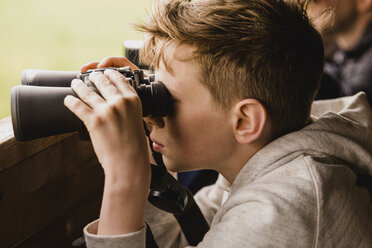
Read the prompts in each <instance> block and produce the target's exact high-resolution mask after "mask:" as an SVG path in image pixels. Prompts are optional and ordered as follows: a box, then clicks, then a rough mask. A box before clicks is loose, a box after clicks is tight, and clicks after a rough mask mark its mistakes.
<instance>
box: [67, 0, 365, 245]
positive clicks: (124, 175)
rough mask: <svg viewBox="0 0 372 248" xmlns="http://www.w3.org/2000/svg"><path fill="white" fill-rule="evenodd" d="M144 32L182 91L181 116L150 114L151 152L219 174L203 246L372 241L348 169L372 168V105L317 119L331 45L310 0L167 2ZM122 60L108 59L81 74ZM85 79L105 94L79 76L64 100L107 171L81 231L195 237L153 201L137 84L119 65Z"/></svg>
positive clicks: (160, 71)
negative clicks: (97, 209) (93, 216)
mask: <svg viewBox="0 0 372 248" xmlns="http://www.w3.org/2000/svg"><path fill="white" fill-rule="evenodd" d="M140 28H141V29H142V30H143V31H145V32H146V35H147V36H146V40H145V47H144V49H143V57H144V59H145V60H146V61H147V62H149V61H150V63H151V64H152V66H153V67H154V68H155V71H156V80H158V81H161V82H162V83H163V84H164V85H165V86H166V87H167V89H168V90H169V92H170V94H171V95H172V97H173V98H174V106H173V109H174V112H173V114H172V115H170V116H167V117H164V118H146V122H147V125H148V127H149V129H150V131H151V137H150V138H151V139H152V141H153V148H154V150H156V151H158V152H160V153H161V154H162V155H163V159H164V162H165V165H166V166H167V168H168V169H169V170H171V171H175V172H177V171H187V170H196V169H214V170H216V171H218V172H219V173H220V174H221V176H220V178H219V180H218V182H217V183H216V184H215V185H213V186H210V187H207V188H204V189H202V190H201V191H200V192H199V193H198V194H197V196H196V200H197V202H198V204H199V206H200V208H201V210H202V212H203V215H204V216H205V218H206V220H207V222H208V223H209V224H211V229H210V231H209V232H208V233H207V234H206V235H205V237H204V239H203V241H202V242H201V243H200V244H199V245H198V247H289V246H291V247H343V246H344V247H357V246H358V247H366V246H368V245H371V242H372V237H371V235H370V230H372V229H371V228H372V221H370V220H371V216H372V212H371V211H372V208H371V203H370V201H369V198H368V197H369V196H368V193H367V190H366V189H365V188H361V187H356V186H355V180H356V176H355V173H354V172H353V171H352V170H351V169H350V168H354V167H356V166H358V167H361V168H364V169H368V166H370V165H371V164H372V163H371V162H372V157H371V147H372V145H371V140H372V139H371V131H370V130H371V128H370V121H371V118H372V117H371V115H372V114H371V111H370V109H368V108H365V107H364V106H363V104H366V99H365V95H363V94H361V95H358V96H355V97H354V98H350V99H346V100H340V101H339V102H338V104H336V107H337V108H338V110H337V111H339V110H342V109H343V108H344V107H345V106H349V107H350V110H349V109H347V108H345V109H344V110H343V111H342V112H341V114H340V115H337V114H335V113H328V114H325V115H324V116H323V117H320V118H319V119H318V118H317V117H315V116H313V117H312V118H310V108H311V104H312V101H313V98H314V96H315V94H316V90H317V88H318V85H319V81H320V77H321V75H322V68H323V46H322V41H321V38H320V36H319V34H318V33H317V32H316V31H315V30H314V28H313V27H312V26H311V25H310V24H309V21H308V19H307V18H306V15H305V9H304V5H301V4H299V5H293V4H287V3H285V2H284V1H281V0H250V1H245V0H244V1H242V0H222V1H221V0H200V1H193V2H187V1H162V2H161V3H159V4H158V5H157V8H156V9H155V10H154V12H153V14H152V16H151V17H150V20H149V22H148V24H146V25H144V26H141V27H140ZM124 65H128V62H127V61H126V60H125V59H124V58H108V59H107V60H104V61H102V62H101V63H90V64H88V65H86V66H83V67H82V71H85V70H86V69H88V68H94V67H106V66H124ZM90 80H91V81H93V83H94V84H95V85H96V87H97V88H98V90H99V91H100V93H101V95H102V97H100V96H98V95H97V94H96V93H94V92H93V91H91V90H90V89H89V88H88V87H86V86H85V85H84V84H83V83H82V82H80V81H77V80H75V81H74V82H73V83H72V88H73V89H74V91H75V92H76V93H77V94H78V96H79V97H80V99H77V98H74V97H72V96H69V97H67V98H66V99H65V105H66V106H67V107H68V108H69V109H70V110H71V111H73V112H74V113H75V114H76V115H77V116H78V117H79V118H80V119H82V120H83V121H84V123H85V125H86V126H87V128H88V131H89V132H90V136H91V139H92V142H93V146H94V149H95V152H96V154H97V157H98V159H99V161H100V162H101V164H102V167H103V169H104V172H105V187H104V194H103V201H102V208H101V214H100V219H99V222H98V221H96V222H93V223H91V224H89V225H88V226H87V227H86V228H85V229H84V232H85V237H86V241H87V245H88V247H144V246H145V235H146V229H147V228H146V226H145V225H144V222H146V223H148V224H149V226H150V227H151V230H152V231H153V233H154V236H155V240H156V242H157V243H158V245H159V247H184V246H187V242H186V241H185V238H184V237H183V235H182V233H181V231H180V228H179V227H178V225H177V222H176V220H175V219H174V218H173V216H172V215H170V214H167V213H164V212H162V211H160V210H157V209H155V208H154V207H152V206H150V205H148V206H146V198H147V193H148V189H149V182H150V167H149V157H148V155H147V153H146V152H144V151H146V149H147V143H146V138H145V132H144V130H143V128H142V115H141V102H140V100H139V98H138V96H137V94H136V93H135V91H134V90H133V89H132V88H131V87H130V86H129V84H128V82H127V81H126V80H125V78H124V77H123V76H121V75H120V74H118V73H116V72H115V71H112V70H106V71H105V72H104V74H102V73H93V74H91V76H90ZM318 105H319V106H316V107H314V110H313V111H318V112H317V113H316V114H320V113H321V111H322V108H324V105H322V104H318ZM336 107H335V108H336ZM318 116H319V115H318ZM357 116H358V118H360V120H361V121H359V122H358V120H357V118H356V117H357ZM369 168H370V167H369ZM369 172H370V171H369ZM145 212H146V218H145Z"/></svg>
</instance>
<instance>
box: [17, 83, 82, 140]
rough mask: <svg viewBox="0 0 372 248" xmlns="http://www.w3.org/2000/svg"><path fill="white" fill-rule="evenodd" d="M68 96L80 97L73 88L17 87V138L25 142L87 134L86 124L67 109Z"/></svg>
mask: <svg viewBox="0 0 372 248" xmlns="http://www.w3.org/2000/svg"><path fill="white" fill-rule="evenodd" d="M67 95H74V96H76V94H75V93H74V91H73V90H72V89H71V88H69V87H45V86H40V87H37V86H24V85H19V86H15V87H13V88H12V92H11V115H12V124H13V130H14V136H15V138H16V139H17V140H20V141H25V140H31V139H36V138H41V137H46V136H51V135H56V134H61V133H66V132H71V131H77V130H83V129H84V124H83V123H82V121H81V120H80V119H79V118H77V117H76V116H75V115H74V114H73V113H72V112H71V111H70V110H69V109H68V108H66V107H65V106H64V103H63V101H64V98H65V97H66V96H67Z"/></svg>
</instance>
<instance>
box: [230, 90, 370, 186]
mask: <svg viewBox="0 0 372 248" xmlns="http://www.w3.org/2000/svg"><path fill="white" fill-rule="evenodd" d="M311 114H312V116H311V117H312V120H313V122H312V123H311V124H310V125H308V126H306V127H305V128H303V129H301V130H299V131H296V132H292V133H289V134H287V135H285V136H282V137H280V138H278V139H276V140H274V141H273V142H271V143H269V144H268V145H266V146H265V147H264V148H262V149H261V150H260V151H258V152H257V153H256V154H255V155H254V156H253V157H252V158H251V159H250V160H249V161H248V162H247V164H246V165H245V166H244V167H243V168H242V170H241V171H240V173H239V174H238V176H237V177H236V179H235V181H234V183H233V186H238V187H239V185H241V184H246V183H249V182H252V181H253V180H255V178H257V177H259V176H260V175H264V174H266V173H267V172H268V171H271V170H273V169H275V168H277V167H279V166H281V165H283V164H285V163H288V162H289V161H291V160H293V159H294V158H296V157H297V156H299V155H300V154H310V155H313V156H318V155H319V156H322V157H324V156H326V157H331V158H335V159H337V160H338V161H342V162H343V164H345V165H348V166H350V167H351V168H353V169H355V168H357V170H362V171H364V172H367V173H368V174H369V175H372V110H371V108H370V106H369V103H368V101H367V97H366V95H365V93H363V92H361V93H358V94H356V95H354V96H350V97H343V98H338V99H332V100H322V101H316V102H314V104H313V106H312V112H311ZM247 180H248V181H247Z"/></svg>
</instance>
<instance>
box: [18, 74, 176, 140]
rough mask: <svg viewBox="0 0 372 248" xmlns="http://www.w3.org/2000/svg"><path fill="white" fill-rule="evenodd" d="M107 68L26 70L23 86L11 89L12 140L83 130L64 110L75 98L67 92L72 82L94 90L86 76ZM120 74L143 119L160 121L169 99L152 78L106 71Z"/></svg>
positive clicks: (82, 125) (80, 124) (165, 91)
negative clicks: (69, 97) (137, 100)
mask: <svg viewBox="0 0 372 248" xmlns="http://www.w3.org/2000/svg"><path fill="white" fill-rule="evenodd" d="M105 69H108V68H103V69H94V70H89V71H88V72H86V73H80V72H78V71H49V70H36V69H27V70H24V71H23V72H22V85H18V86H15V87H13V88H12V91H11V117H12V124H13V130H14V136H15V138H16V139H17V140H19V141H26V140H31V139H37V138H41V137H46V136H52V135H56V134H62V133H67V132H72V131H80V130H84V129H85V126H84V124H83V122H82V121H81V120H80V119H79V118H77V117H76V116H75V115H74V114H73V113H72V112H71V111H70V110H69V109H68V108H66V107H65V106H64V103H63V102H64V98H65V97H66V96H67V95H73V96H75V97H78V96H77V95H76V94H75V92H74V91H73V90H72V89H71V88H70V85H71V81H72V80H73V79H76V78H78V79H81V80H83V81H84V82H85V83H86V84H87V85H88V86H89V87H91V88H92V89H93V90H95V91H96V92H97V93H99V92H98V90H97V89H96V88H95V86H94V84H93V83H91V82H90V81H89V74H90V73H92V72H94V71H104V70H105ZM109 69H114V70H117V71H119V72H120V73H121V74H122V75H123V76H125V77H126V79H127V80H128V81H129V83H130V84H131V86H132V87H133V88H134V89H135V90H136V92H137V94H138V96H139V97H140V99H141V102H142V113H143V116H144V117H145V116H152V117H161V116H166V115H168V114H169V113H170V111H171V103H172V101H171V96H170V94H169V92H168V90H167V88H166V87H165V86H164V85H163V84H162V83H160V82H154V76H153V75H150V76H149V77H147V78H144V75H143V72H142V71H141V70H135V71H133V72H132V71H131V70H130V68H129V67H123V68H109Z"/></svg>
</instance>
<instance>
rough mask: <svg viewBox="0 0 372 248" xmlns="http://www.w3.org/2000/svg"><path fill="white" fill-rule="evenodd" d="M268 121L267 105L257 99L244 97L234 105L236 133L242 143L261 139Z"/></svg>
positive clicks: (236, 137) (237, 138)
mask: <svg viewBox="0 0 372 248" xmlns="http://www.w3.org/2000/svg"><path fill="white" fill-rule="evenodd" d="M266 122H267V114H266V109H265V107H264V106H263V105H262V104H261V103H260V102H259V101H258V100H256V99H251V98H249V99H244V100H242V101H240V102H238V103H237V104H236V105H235V107H234V134H235V139H236V140H237V141H238V142H239V143H241V144H249V143H252V142H254V141H256V140H257V139H259V138H260V137H261V135H262V133H263V130H264V127H265V124H266Z"/></svg>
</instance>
